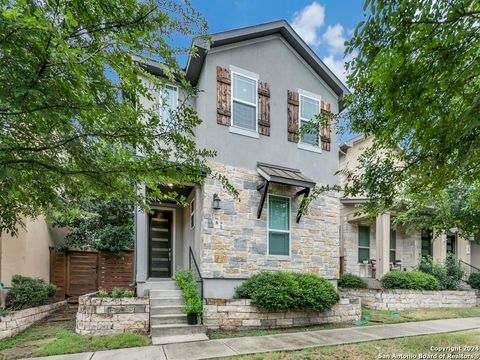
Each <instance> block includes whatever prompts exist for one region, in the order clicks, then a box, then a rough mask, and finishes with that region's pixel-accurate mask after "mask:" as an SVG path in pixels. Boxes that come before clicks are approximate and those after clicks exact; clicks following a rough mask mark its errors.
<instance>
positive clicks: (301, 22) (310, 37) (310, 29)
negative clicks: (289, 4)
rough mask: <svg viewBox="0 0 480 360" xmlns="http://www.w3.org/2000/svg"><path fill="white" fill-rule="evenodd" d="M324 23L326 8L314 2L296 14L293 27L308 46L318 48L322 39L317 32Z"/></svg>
mask: <svg viewBox="0 0 480 360" xmlns="http://www.w3.org/2000/svg"><path fill="white" fill-rule="evenodd" d="M324 22H325V7H324V6H322V5H320V4H319V3H317V2H316V1H314V2H312V3H311V4H310V5H307V6H306V7H304V8H303V9H302V10H300V11H297V12H296V13H295V14H294V17H293V21H292V27H293V28H294V29H295V31H296V32H297V33H298V35H300V37H301V38H302V39H303V40H304V41H305V42H306V43H307V44H308V45H311V46H318V45H320V37H319V35H318V33H317V30H318V29H319V28H321V27H322V26H323V24H324Z"/></svg>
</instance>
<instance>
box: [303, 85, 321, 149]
mask: <svg viewBox="0 0 480 360" xmlns="http://www.w3.org/2000/svg"><path fill="white" fill-rule="evenodd" d="M318 114H320V100H317V99H314V98H311V97H308V96H305V95H302V94H300V142H301V143H304V144H308V145H313V146H318V142H319V138H320V134H319V129H313V126H310V128H309V129H308V132H306V131H303V132H302V126H305V125H306V124H308V123H309V122H310V121H311V120H313V119H315V117H316V116H317V115H318Z"/></svg>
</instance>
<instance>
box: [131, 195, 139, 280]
mask: <svg viewBox="0 0 480 360" xmlns="http://www.w3.org/2000/svg"><path fill="white" fill-rule="evenodd" d="M136 188H137V186H136V185H135V189H136ZM137 206H138V205H135V206H134V207H133V279H132V286H134V287H135V288H136V286H137Z"/></svg>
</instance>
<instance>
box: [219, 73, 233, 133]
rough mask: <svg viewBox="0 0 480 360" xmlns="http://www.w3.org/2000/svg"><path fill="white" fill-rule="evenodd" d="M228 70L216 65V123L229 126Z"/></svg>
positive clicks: (229, 96)
mask: <svg viewBox="0 0 480 360" xmlns="http://www.w3.org/2000/svg"><path fill="white" fill-rule="evenodd" d="M231 83H232V81H231V79H230V70H228V69H225V68H222V67H221V66H217V123H218V124H220V125H226V126H230V119H231V117H232V111H231V101H230V99H231V96H232V95H231Z"/></svg>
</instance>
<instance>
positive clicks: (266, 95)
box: [258, 81, 270, 136]
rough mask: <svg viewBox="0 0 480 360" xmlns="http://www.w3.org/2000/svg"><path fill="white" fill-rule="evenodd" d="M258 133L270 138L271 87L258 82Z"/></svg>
mask: <svg viewBox="0 0 480 360" xmlns="http://www.w3.org/2000/svg"><path fill="white" fill-rule="evenodd" d="M258 132H259V133H260V134H262V135H265V136H270V85H268V83H266V82H263V81H259V82H258Z"/></svg>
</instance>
